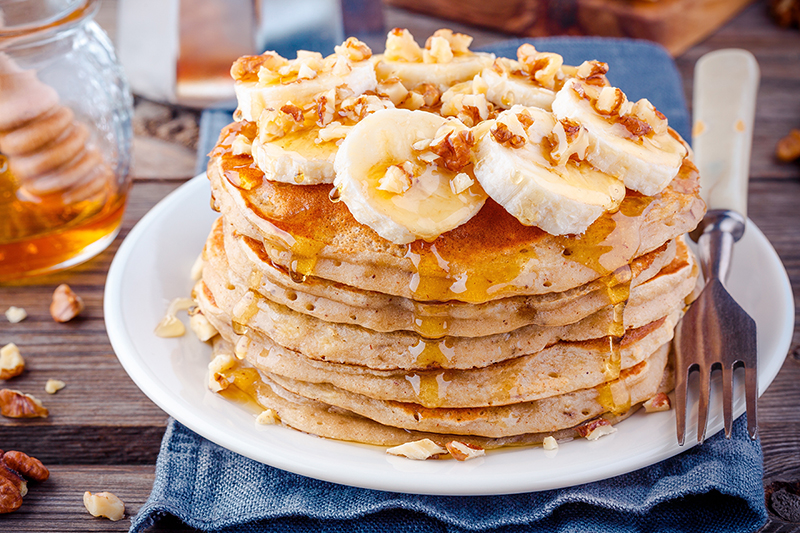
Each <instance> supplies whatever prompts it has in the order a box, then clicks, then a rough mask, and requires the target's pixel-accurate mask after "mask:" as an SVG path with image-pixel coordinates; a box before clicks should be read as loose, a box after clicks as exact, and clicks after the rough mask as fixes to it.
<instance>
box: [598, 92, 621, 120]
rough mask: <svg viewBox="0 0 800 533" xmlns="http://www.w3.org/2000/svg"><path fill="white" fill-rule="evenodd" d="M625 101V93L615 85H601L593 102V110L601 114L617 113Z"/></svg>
mask: <svg viewBox="0 0 800 533" xmlns="http://www.w3.org/2000/svg"><path fill="white" fill-rule="evenodd" d="M624 103H625V93H623V92H622V91H621V90H620V89H618V88H617V87H603V88H602V89H601V90H600V94H599V95H598V96H597V101H596V102H595V104H594V108H595V110H596V111H597V112H598V113H600V114H601V115H607V116H608V115H619V111H620V109H621V108H622V104H624Z"/></svg>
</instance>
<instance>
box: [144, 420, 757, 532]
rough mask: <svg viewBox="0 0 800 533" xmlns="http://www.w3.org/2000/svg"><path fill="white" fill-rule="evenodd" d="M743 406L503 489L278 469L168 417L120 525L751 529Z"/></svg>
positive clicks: (751, 483) (753, 456)
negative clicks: (664, 441) (576, 479)
mask: <svg viewBox="0 0 800 533" xmlns="http://www.w3.org/2000/svg"><path fill="white" fill-rule="evenodd" d="M746 427H747V426H746V424H745V417H744V416H742V417H741V418H740V419H738V420H736V422H735V423H734V427H733V438H732V439H731V440H725V438H724V437H723V435H722V434H721V433H719V434H717V435H715V436H714V437H712V438H710V439H708V440H707V441H706V442H705V444H703V445H702V446H695V447H694V448H692V449H690V450H688V451H686V452H684V453H683V454H681V455H679V456H676V457H673V458H671V459H668V460H666V461H663V462H661V463H658V464H655V465H653V466H650V467H647V468H644V469H642V470H639V471H636V472H631V473H629V474H624V475H621V476H617V477H614V478H611V479H606V480H603V481H598V482H595V483H588V484H585V485H578V486H575V487H568V488H564V489H558V490H550V491H544V492H534V493H529V494H514V495H505V496H421V495H412V494H398V493H393V492H382V491H376V490H367V489H359V488H354V487H347V486H344V485H337V484H335V483H329V482H326V481H319V480H316V479H311V478H307V477H304V476H300V475H297V474H292V473H289V472H285V471H283V470H278V469H277V468H273V467H271V466H267V465H264V464H261V463H258V462H255V461H252V460H250V459H247V458H245V457H242V456H241V455H237V454H236V453H234V452H231V451H229V450H227V449H225V448H221V447H219V446H217V445H216V444H213V443H211V442H209V441H207V440H206V439H204V438H202V437H200V436H198V435H197V434H195V433H193V432H192V431H190V430H189V429H187V428H186V427H184V426H183V425H182V424H181V423H180V422H176V421H175V420H171V421H170V424H169V427H168V428H167V432H166V434H165V435H164V441H163V443H162V445H161V452H160V453H159V456H158V463H157V465H156V480H155V483H154V485H153V492H152V494H150V498H149V499H148V500H147V502H146V503H145V505H144V506H143V507H142V508H141V509H140V510H139V514H138V515H137V516H136V517H135V518H134V519H133V525H132V527H131V530H130V531H131V533H136V532H141V531H146V530H147V528H148V527H150V526H151V525H152V524H154V523H155V522H156V521H157V520H158V518H159V517H161V516H163V515H165V514H172V515H174V516H176V517H178V518H179V519H181V520H182V521H183V522H185V523H186V524H188V525H189V526H192V527H195V528H198V529H202V530H204V531H224V532H231V533H233V532H237V533H244V532H265V533H266V532H276V533H278V532H280V533H300V532H311V531H315V532H330V533H334V532H336V533H339V532H342V533H345V532H346V533H377V532H397V533H403V532H408V533H412V532H413V533H423V532H424V533H438V532H442V533H444V532H447V533H465V532H471V531H481V532H496V533H500V532H503V533H517V532H520V533H521V532H523V531H524V532H543V533H544V532H547V533H556V532H563V533H567V532H585V531H593V532H606V531H608V532H615V533H622V532H631V533H632V532H644V531H652V532H658V533H669V532H675V533H677V532H720V533H722V532H725V533H735V532H751V531H755V530H757V529H758V528H759V527H760V526H761V525H762V524H763V523H764V521H765V520H766V518H767V513H766V508H765V506H764V489H763V486H762V481H761V478H762V457H761V447H760V445H759V443H758V442H757V441H756V442H753V441H751V440H750V438H749V437H748V436H747V430H746Z"/></svg>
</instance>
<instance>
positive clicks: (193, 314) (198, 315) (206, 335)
mask: <svg viewBox="0 0 800 533" xmlns="http://www.w3.org/2000/svg"><path fill="white" fill-rule="evenodd" d="M189 327H190V328H192V331H194V334H195V335H197V338H198V339H200V340H201V341H203V342H206V341H209V340H211V339H212V338H214V337H215V336H216V335H217V334H218V333H219V332H218V331H217V328H215V327H214V326H213V325H212V324H211V322H209V321H208V319H207V318H206V317H205V315H203V312H202V311H200V309H199V308H197V307H195V308H193V309H191V310H189Z"/></svg>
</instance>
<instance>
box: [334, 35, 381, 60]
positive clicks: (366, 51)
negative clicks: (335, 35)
mask: <svg viewBox="0 0 800 533" xmlns="http://www.w3.org/2000/svg"><path fill="white" fill-rule="evenodd" d="M333 49H334V51H335V52H336V53H337V54H339V55H343V56H345V57H347V58H348V59H349V60H350V61H364V60H365V59H369V58H370V57H372V50H370V48H369V46H367V45H366V44H364V43H362V42H361V41H359V40H358V39H356V38H355V37H348V38H347V40H346V41H345V42H343V43H342V44H341V45H339V46H335V47H334V48H333Z"/></svg>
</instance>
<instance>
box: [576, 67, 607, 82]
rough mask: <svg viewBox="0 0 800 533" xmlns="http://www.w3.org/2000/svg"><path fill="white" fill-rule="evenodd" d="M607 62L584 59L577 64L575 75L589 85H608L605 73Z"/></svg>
mask: <svg viewBox="0 0 800 533" xmlns="http://www.w3.org/2000/svg"><path fill="white" fill-rule="evenodd" d="M607 72H608V63H603V62H601V61H584V62H583V63H581V64H580V65H579V66H578V70H577V72H576V76H577V77H578V78H579V79H582V80H584V81H585V82H586V83H588V84H589V85H608V80H607V79H606V73H607Z"/></svg>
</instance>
